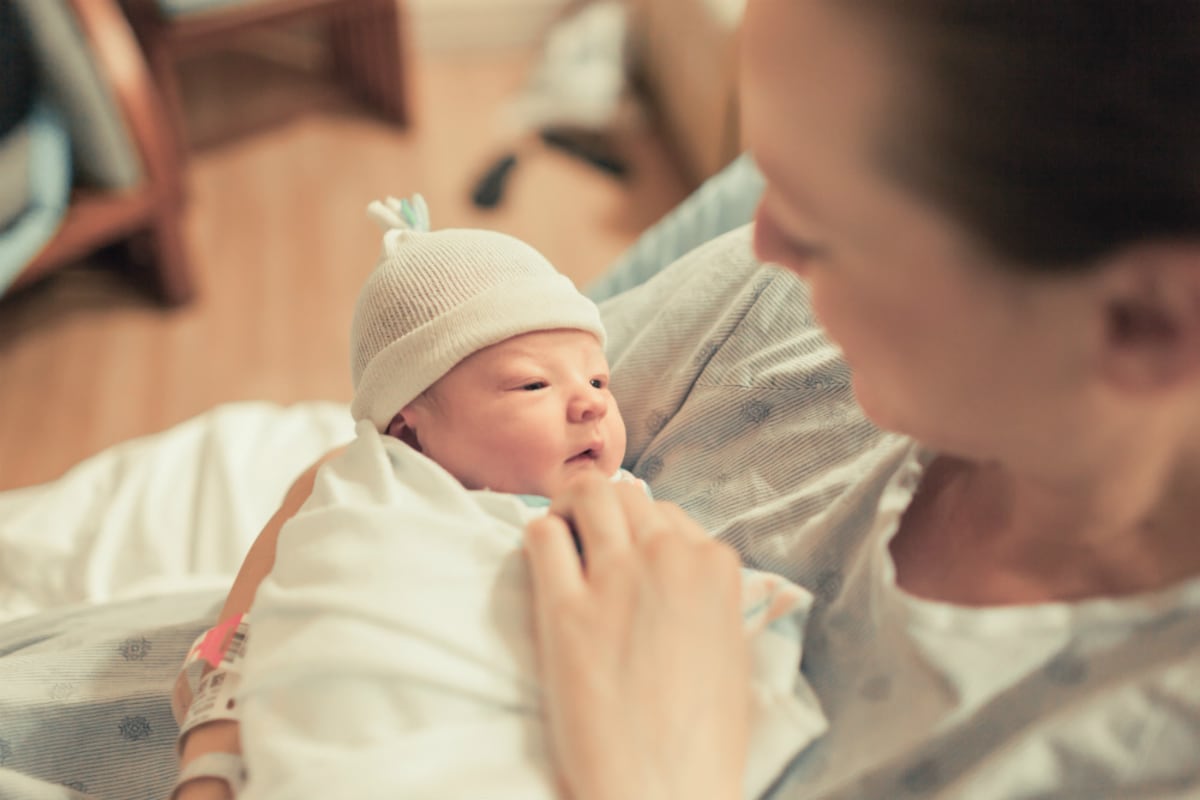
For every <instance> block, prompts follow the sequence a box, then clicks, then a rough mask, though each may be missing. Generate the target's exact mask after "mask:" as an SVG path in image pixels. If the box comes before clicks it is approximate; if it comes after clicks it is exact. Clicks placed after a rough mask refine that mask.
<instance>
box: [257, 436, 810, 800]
mask: <svg viewBox="0 0 1200 800" xmlns="http://www.w3.org/2000/svg"><path fill="white" fill-rule="evenodd" d="M358 434H359V435H358V438H357V439H356V440H355V441H354V443H353V444H351V445H350V447H349V448H348V449H347V450H346V452H345V453H343V454H342V455H340V456H339V457H338V458H336V459H334V460H333V461H331V462H329V463H328V464H326V465H325V466H324V467H322V469H321V471H320V472H319V474H318V477H317V482H316V486H315V488H314V491H313V494H312V496H311V497H310V499H309V501H308V502H307V503H306V504H305V506H304V507H303V508H302V509H301V511H300V512H299V513H298V514H297V515H296V516H295V517H294V518H293V519H292V520H290V521H289V522H288V523H287V524H286V525H285V526H284V528H283V531H282V533H281V534H280V538H279V543H278V549H277V552H276V562H275V567H274V569H273V571H272V572H271V574H270V575H269V576H268V577H267V578H266V580H264V582H263V583H262V585H261V586H260V588H259V591H258V595H257V597H256V599H255V603H254V606H253V608H252V609H251V618H252V632H251V634H250V637H249V639H248V654H247V658H246V663H245V670H244V675H243V679H242V680H243V683H242V687H241V688H242V690H241V692H240V696H241V697H242V747H243V751H244V753H245V756H246V764H247V769H248V771H249V775H250V782H249V784H248V786H247V788H246V791H245V793H244V795H242V800H265V799H266V798H271V799H273V800H274V799H277V798H294V797H342V796H347V795H346V792H347V790H348V788H349V787H353V791H352V793H353V796H354V797H358V798H396V797H403V798H430V799H431V800H433V798H437V800H450V799H451V798H458V797H461V798H476V797H487V798H507V797H511V798H521V800H536V799H537V798H554V797H557V796H558V794H557V791H556V788H557V787H556V786H555V778H554V770H553V767H552V765H551V762H550V755H549V749H548V747H547V743H546V740H545V736H544V726H543V723H542V716H541V711H540V708H541V702H540V689H539V686H538V681H537V670H536V661H535V653H534V638H533V631H532V624H531V616H530V607H529V597H530V588H529V579H528V575H527V572H526V565H525V560H524V556H523V554H522V552H521V540H522V535H523V530H524V526H525V524H526V523H527V522H528V521H529V520H530V519H532V518H533V517H535V516H538V515H540V514H542V513H544V511H543V510H542V509H535V508H530V507H529V506H527V505H526V504H524V503H523V502H521V500H519V499H518V498H516V497H514V496H512V495H503V494H495V493H491V492H475V491H468V490H466V489H464V488H463V487H462V486H461V485H460V484H459V483H458V482H457V481H456V480H455V479H454V478H453V477H451V476H450V475H449V474H448V473H446V472H445V471H444V470H442V469H441V468H440V467H438V466H437V465H436V464H434V463H433V462H432V461H430V460H429V459H427V458H425V457H424V456H422V455H420V454H418V453H416V452H415V451H412V450H410V449H409V448H407V447H405V446H404V445H403V444H401V443H399V442H398V441H396V440H394V439H390V438H388V437H384V436H380V435H379V434H378V433H377V432H376V431H375V430H374V428H373V427H372V426H371V424H370V423H369V422H364V423H360V425H359V428H358ZM743 585H744V587H745V591H744V604H743V608H744V612H745V616H746V619H747V631H748V637H747V642H748V645H749V648H750V653H751V657H752V665H753V669H752V676H753V678H752V691H751V696H750V697H749V698H748V700H747V702H748V703H749V706H750V709H751V725H752V734H751V742H750V751H749V755H750V761H749V765H748V770H747V775H746V784H745V790H746V796H747V797H756V796H758V795H759V794H760V793H761V792H762V791H763V790H764V789H766V788H767V787H768V786H769V785H770V783H771V782H772V781H773V780H774V779H775V778H776V777H777V775H778V774H779V773H780V771H781V770H782V769H783V767H784V766H785V765H786V764H787V763H788V762H789V761H790V760H791V758H792V757H793V756H795V755H796V754H797V753H798V752H799V751H800V750H801V749H802V748H803V747H805V746H806V745H807V744H808V743H809V742H811V741H812V740H813V739H814V738H815V737H816V736H818V735H819V734H820V733H821V732H822V731H823V730H824V729H825V719H824V716H823V714H822V713H821V711H820V709H819V707H818V705H817V702H816V700H815V698H814V697H813V696H812V694H811V693H810V692H809V691H808V690H807V686H806V685H805V684H804V681H803V678H802V677H801V675H800V673H799V670H798V669H797V665H798V664H799V661H800V655H801V635H802V631H803V623H804V620H805V617H806V614H807V612H808V609H809V608H810V606H811V602H812V596H811V595H810V594H809V593H808V592H806V591H804V590H802V589H800V588H799V587H796V586H794V585H792V584H789V583H787V582H786V581H784V580H783V579H781V578H779V577H777V576H768V575H764V574H762V573H756V572H750V571H747V573H746V577H745V580H744V582H743ZM664 679H667V677H666V676H664Z"/></svg>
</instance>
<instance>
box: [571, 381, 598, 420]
mask: <svg viewBox="0 0 1200 800" xmlns="http://www.w3.org/2000/svg"><path fill="white" fill-rule="evenodd" d="M607 413H608V399H607V398H606V397H605V396H604V390H603V389H597V388H595V387H594V386H590V385H589V386H588V387H587V388H585V389H583V390H581V391H580V392H579V394H577V395H576V396H575V397H574V398H572V400H571V402H570V404H569V405H568V407H567V417H568V418H569V419H570V420H571V422H591V421H593V420H599V419H604V415H605V414H607Z"/></svg>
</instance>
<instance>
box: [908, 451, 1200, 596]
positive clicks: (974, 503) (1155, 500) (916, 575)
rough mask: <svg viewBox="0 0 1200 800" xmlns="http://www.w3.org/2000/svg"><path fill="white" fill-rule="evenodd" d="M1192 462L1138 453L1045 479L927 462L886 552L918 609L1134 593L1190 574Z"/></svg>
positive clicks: (1199, 512)
mask: <svg viewBox="0 0 1200 800" xmlns="http://www.w3.org/2000/svg"><path fill="white" fill-rule="evenodd" d="M1197 520H1200V458H1197V459H1193V458H1183V457H1180V454H1179V452H1178V451H1175V452H1169V451H1167V450H1165V449H1164V450H1161V451H1155V450H1154V449H1153V448H1143V449H1142V450H1141V451H1140V452H1138V453H1136V454H1135V453H1131V454H1130V458H1127V459H1123V460H1122V462H1121V463H1114V464H1110V465H1107V467H1106V468H1105V469H1102V470H1096V471H1095V474H1094V475H1090V476H1088V478H1087V479H1078V480H1075V481H1069V482H1068V481H1052V480H1047V479H1045V478H1040V477H1039V478H1031V477H1027V476H1023V475H1020V474H1017V473H1015V472H1013V471H1012V470H1009V469H1006V468H1004V467H1002V466H999V465H995V464H973V463H970V462H965V461H960V460H956V459H952V458H938V459H935V460H934V462H933V463H932V464H931V465H930V467H929V469H928V470H927V472H926V475H925V477H924V479H923V480H922V484H921V488H920V490H919V491H918V493H917V496H916V498H914V501H913V503H912V505H911V506H910V508H909V510H908V511H907V512H906V514H905V516H904V519H903V521H902V523H901V526H900V530H899V531H898V532H897V534H896V536H895V538H894V539H893V540H892V543H891V552H892V556H893V558H894V559H895V562H896V568H897V580H898V581H899V583H900V585H901V586H902V587H904V588H905V589H906V590H908V591H910V592H912V593H914V594H917V595H920V596H924V597H927V598H929V599H937V600H943V601H947V602H955V603H961V604H965V605H1010V604H1027V603H1038V602H1051V601H1067V600H1081V599H1086V598H1090V597H1105V596H1120V595H1130V594H1137V593H1141V592H1147V591H1153V590H1156V589H1160V588H1164V587H1166V586H1169V585H1171V584H1173V583H1176V582H1178V581H1180V580H1183V579H1186V578H1188V577H1190V576H1194V575H1200V535H1198V534H1197Z"/></svg>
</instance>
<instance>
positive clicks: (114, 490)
mask: <svg viewBox="0 0 1200 800" xmlns="http://www.w3.org/2000/svg"><path fill="white" fill-rule="evenodd" d="M353 435H354V427H353V421H352V420H351V418H350V413H349V410H348V409H347V408H346V406H344V405H341V404H337V403H303V404H298V405H293V406H288V407H280V406H277V405H272V404H269V403H230V404H226V405H223V406H219V407H217V408H215V409H213V410H212V411H210V412H208V413H205V414H202V415H200V416H198V417H195V418H193V419H190V420H188V421H187V422H184V423H182V424H180V425H177V426H175V427H173V428H171V429H169V430H167V431H164V432H162V433H159V434H155V435H152V436H146V437H142V438H139V439H134V440H132V441H129V442H126V443H124V444H121V445H119V446H117V447H112V448H109V449H107V450H105V451H103V452H101V453H99V454H97V455H95V456H93V457H92V458H89V459H87V460H85V461H83V462H81V463H80V464H79V465H77V466H76V467H74V468H73V469H71V470H70V471H69V472H67V473H66V474H65V475H63V476H62V477H61V478H59V479H58V480H55V481H51V482H49V483H44V484H40V485H37V486H31V487H29V488H26V489H18V490H14V491H8V492H0V622H3V621H5V620H9V619H14V618H17V617H21V616H24V615H27V614H32V613H35V612H38V611H47V610H51V609H56V608H62V607H65V606H68V605H74V604H77V603H99V602H104V601H108V600H115V599H128V598H133V597H141V596H147V595H151V594H160V593H163V592H173V591H186V590H192V589H206V588H218V587H219V588H221V589H222V590H227V589H228V588H229V584H230V581H231V579H232V577H233V575H234V574H235V573H236V572H237V569H238V567H239V566H240V564H241V561H242V558H243V556H244V555H245V552H246V550H247V549H248V548H249V546H250V543H251V542H252V541H253V540H254V537H255V536H256V535H257V534H258V531H259V529H260V528H261V527H262V525H263V523H264V522H266V521H267V519H268V518H269V517H270V515H271V514H272V513H273V512H274V510H275V509H276V508H277V507H278V505H279V502H280V500H281V499H282V498H283V494H284V492H285V491H286V490H287V487H288V486H289V485H290V484H291V482H292V480H294V479H295V477H296V475H298V474H299V473H300V472H301V471H303V469H304V468H305V467H307V466H308V465H309V464H311V463H312V462H313V461H315V460H316V459H317V457H319V456H320V455H321V454H323V453H325V452H326V451H327V450H329V449H330V448H331V447H333V446H335V445H337V444H342V443H344V442H346V441H348V440H349V439H350V438H352V437H353Z"/></svg>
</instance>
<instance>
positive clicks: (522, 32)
mask: <svg viewBox="0 0 1200 800" xmlns="http://www.w3.org/2000/svg"><path fill="white" fill-rule="evenodd" d="M569 2H570V0H408V2H407V4H406V5H407V9H408V17H409V19H410V20H411V22H412V24H413V29H414V34H415V35H414V37H413V40H414V41H415V42H416V44H417V46H418V47H420V48H422V49H425V50H430V51H439V50H463V49H473V50H478V49H490V48H502V47H513V46H518V45H529V44H536V43H537V42H539V41H540V40H541V38H542V35H543V34H544V33H545V31H546V29H547V27H548V26H549V25H550V23H551V22H552V21H553V20H554V18H555V16H556V15H557V14H558V13H560V12H561V11H562V10H563V9H564V8H566V7H567V5H568V3H569Z"/></svg>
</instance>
